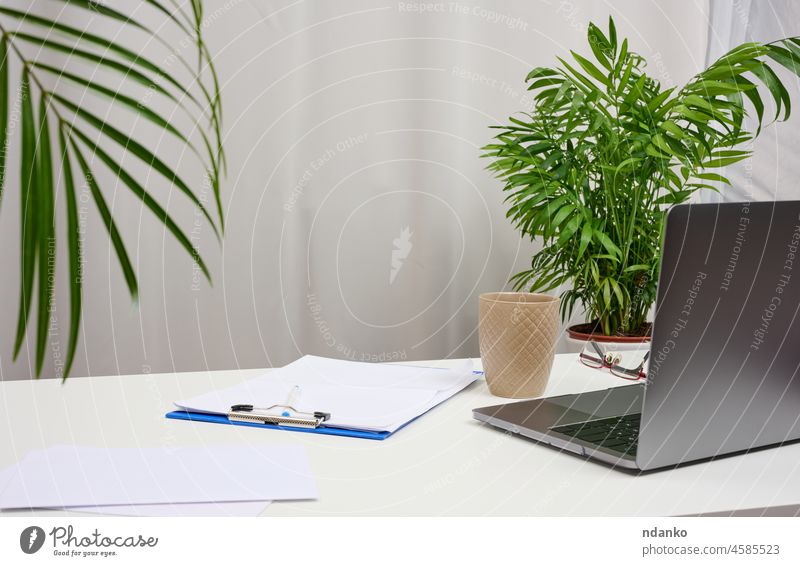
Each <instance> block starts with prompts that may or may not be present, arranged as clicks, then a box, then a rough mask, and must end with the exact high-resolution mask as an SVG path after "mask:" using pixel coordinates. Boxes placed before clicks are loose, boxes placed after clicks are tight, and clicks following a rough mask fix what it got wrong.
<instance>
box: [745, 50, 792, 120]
mask: <svg viewBox="0 0 800 566" xmlns="http://www.w3.org/2000/svg"><path fill="white" fill-rule="evenodd" d="M751 72H752V73H753V74H754V75H755V76H757V77H758V78H759V79H760V80H761V82H763V83H764V84H765V85H766V87H767V88H768V89H769V92H770V94H771V95H772V98H773V100H774V101H775V119H776V120H779V119H782V120H786V119H787V118H789V112H790V111H791V100H790V98H789V93H788V92H787V90H786V88H785V87H784V86H783V84H782V83H781V81H780V79H779V78H778V77H777V76H776V75H775V72H774V71H773V70H772V69H770V68H769V67H768V66H767V65H764V64H762V65H759V66H758V67H755V68H753V70H752V71H751ZM787 103H788V104H789V106H788V107H787V108H786V109H785V111H784V114H783V118H780V114H781V108H783V106H784V105H786V104H787Z"/></svg>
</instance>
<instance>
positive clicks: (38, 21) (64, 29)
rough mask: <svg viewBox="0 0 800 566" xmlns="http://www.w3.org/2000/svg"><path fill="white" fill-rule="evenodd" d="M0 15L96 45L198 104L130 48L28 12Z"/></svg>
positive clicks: (7, 11)
mask: <svg viewBox="0 0 800 566" xmlns="http://www.w3.org/2000/svg"><path fill="white" fill-rule="evenodd" d="M62 1H63V0H62ZM0 14H4V15H6V16H10V17H13V18H15V19H19V20H22V21H24V23H25V24H33V25H35V26H38V27H43V28H45V29H47V30H48V31H51V30H54V31H57V32H60V33H63V34H65V35H68V36H70V37H72V38H76V39H78V40H79V42H80V43H81V44H86V43H88V44H91V45H96V46H98V47H100V48H101V49H102V50H103V51H104V52H107V53H108V54H114V55H118V56H120V57H122V58H123V59H125V60H127V61H129V62H131V63H133V64H134V65H136V66H137V67H139V68H140V69H145V70H147V71H149V72H151V73H155V74H156V75H158V76H159V77H161V78H163V79H164V80H166V81H167V82H169V83H170V84H172V85H173V86H174V87H175V88H176V89H178V91H179V92H180V93H181V94H182V95H183V96H186V97H187V98H188V99H189V100H191V101H192V102H194V103H195V104H197V100H196V98H195V97H194V96H193V95H192V94H191V93H190V92H189V91H188V90H187V89H186V88H184V86H183V85H181V83H180V82H179V81H178V80H177V79H176V78H175V77H174V76H173V75H171V74H170V73H168V72H166V71H165V70H164V69H162V68H161V66H159V65H157V64H156V63H154V62H152V61H150V60H149V59H147V58H145V57H142V56H141V55H138V54H136V53H135V52H133V51H131V50H130V49H128V48H126V47H124V46H122V45H120V44H119V43H116V42H113V41H109V40H107V39H105V38H104V37H101V36H99V35H95V34H92V33H89V32H87V31H85V30H81V29H78V28H75V27H72V26H69V25H66V24H63V23H61V22H58V21H55V20H49V19H47V18H42V17H40V16H36V15H34V14H29V13H27V12H21V11H19V10H14V9H11V8H5V7H2V6H0ZM23 37H24V38H28V39H29V41H33V42H34V43H39V44H41V42H42V41H44V39H43V38H38V39H34V36H32V35H25V36H23ZM53 43H54V45H53V46H51V48H52V49H54V50H56V51H60V52H66V51H65V49H62V47H67V46H64V45H63V44H58V45H60V47H57V46H56V45H57V44H56V43H55V42H53ZM77 51H78V52H77V53H76V55H77V56H78V57H82V58H84V59H86V58H87V57H88V55H86V53H88V52H86V51H84V50H81V49H77ZM108 60H109V61H111V60H110V59H108ZM117 70H119V69H117ZM142 76H144V75H141V73H139V74H137V75H136V81H137V82H140V83H142V82H143V81H142V79H141V77H142ZM148 80H149V79H148ZM209 102H210V100H209Z"/></svg>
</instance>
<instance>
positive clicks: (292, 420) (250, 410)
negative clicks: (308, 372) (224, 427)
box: [228, 405, 331, 428]
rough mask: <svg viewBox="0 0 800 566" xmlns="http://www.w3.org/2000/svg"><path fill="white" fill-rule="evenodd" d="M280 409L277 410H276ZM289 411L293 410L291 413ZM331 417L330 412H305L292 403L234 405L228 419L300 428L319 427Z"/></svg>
mask: <svg viewBox="0 0 800 566" xmlns="http://www.w3.org/2000/svg"><path fill="white" fill-rule="evenodd" d="M276 409H277V410H278V411H275V410H276ZM288 411H291V413H289V412H288ZM330 418H331V414H330V413H323V412H321V411H314V412H313V413H305V412H303V411H298V410H297V409H295V408H294V407H292V406H291V405H272V406H271V407H264V408H258V407H253V405H232V406H231V411H230V412H229V413H228V420H230V421H236V422H247V423H260V424H274V425H278V426H296V427H300V428H318V427H319V426H320V425H322V423H324V422H325V421H327V420H328V419H330Z"/></svg>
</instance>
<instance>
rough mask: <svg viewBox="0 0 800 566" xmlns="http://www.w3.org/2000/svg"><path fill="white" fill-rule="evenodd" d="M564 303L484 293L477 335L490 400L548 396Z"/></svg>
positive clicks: (538, 297) (533, 296)
mask: <svg viewBox="0 0 800 566" xmlns="http://www.w3.org/2000/svg"><path fill="white" fill-rule="evenodd" d="M559 303H560V299H559V298H558V297H554V296H551V295H541V294H538V293H484V294H482V295H481V296H480V297H479V304H480V308H479V322H478V333H479V336H480V348H481V359H482V360H483V371H484V374H485V376H486V383H487V384H488V385H489V391H490V392H491V393H492V395H497V396H499V397H510V398H512V399H524V398H529V397H538V396H540V395H541V394H542V393H544V390H545V387H546V386H547V380H548V378H549V377H550V369H551V368H552V366H553V356H554V355H555V351H556V339H557V338H558V329H559V322H558V307H559Z"/></svg>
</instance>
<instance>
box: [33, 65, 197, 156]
mask: <svg viewBox="0 0 800 566" xmlns="http://www.w3.org/2000/svg"><path fill="white" fill-rule="evenodd" d="M31 66H32V67H34V68H37V69H42V70H43V71H47V72H49V73H52V74H53V75H55V76H56V77H58V78H64V79H67V80H69V81H72V82H74V83H75V84H79V85H81V86H84V87H86V88H88V89H90V90H92V91H94V92H96V93H98V94H101V95H103V96H104V97H107V98H109V99H111V100H112V101H113V102H115V103H118V104H120V105H122V106H123V107H126V108H128V109H129V110H132V111H134V112H135V113H136V114H137V115H138V116H141V117H142V118H144V119H145V120H147V121H149V122H151V123H153V124H155V125H156V126H158V127H159V128H163V129H164V130H167V131H168V132H170V133H171V134H172V135H174V136H175V137H176V138H178V139H179V140H181V141H183V142H184V143H186V144H187V145H189V146H190V147H191V148H192V150H193V151H194V152H195V153H196V154H197V150H196V149H195V148H194V146H193V145H192V144H191V143H190V142H189V140H188V139H187V138H186V136H184V135H183V134H182V133H181V132H180V131H179V130H178V129H176V128H175V127H174V126H173V125H172V124H170V123H169V121H168V120H167V119H166V118H162V117H161V116H160V115H159V114H157V113H156V112H154V111H152V110H151V109H150V108H148V107H146V106H143V105H142V104H141V103H140V102H138V101H137V100H135V99H133V98H131V97H130V96H126V95H124V94H122V93H120V92H117V91H115V90H111V89H110V88H107V87H104V86H103V85H100V84H97V83H95V82H93V81H89V80H86V79H84V78H83V77H80V76H78V75H75V74H73V73H70V72H68V71H65V70H64V69H59V68H57V67H53V66H51V65H47V64H45V63H39V62H38V61H33V62H31Z"/></svg>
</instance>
